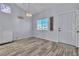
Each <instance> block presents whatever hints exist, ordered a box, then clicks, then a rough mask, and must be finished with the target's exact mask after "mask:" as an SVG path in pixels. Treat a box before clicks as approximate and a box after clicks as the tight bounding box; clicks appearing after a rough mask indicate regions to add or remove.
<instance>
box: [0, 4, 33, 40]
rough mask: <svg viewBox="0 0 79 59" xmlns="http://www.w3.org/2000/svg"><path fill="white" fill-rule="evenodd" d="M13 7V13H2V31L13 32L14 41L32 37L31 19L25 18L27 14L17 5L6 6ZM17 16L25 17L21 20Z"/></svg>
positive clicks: (0, 23)
mask: <svg viewBox="0 0 79 59" xmlns="http://www.w3.org/2000/svg"><path fill="white" fill-rule="evenodd" d="M6 5H9V6H10V7H11V10H12V13H11V14H6V13H2V12H0V31H12V32H13V33H14V34H13V35H14V37H13V38H14V39H16V38H24V37H29V36H31V28H32V27H31V19H29V18H27V17H25V16H24V15H25V12H24V10H22V9H21V8H19V7H18V6H16V5H15V4H6ZM17 16H24V19H19V18H17Z"/></svg>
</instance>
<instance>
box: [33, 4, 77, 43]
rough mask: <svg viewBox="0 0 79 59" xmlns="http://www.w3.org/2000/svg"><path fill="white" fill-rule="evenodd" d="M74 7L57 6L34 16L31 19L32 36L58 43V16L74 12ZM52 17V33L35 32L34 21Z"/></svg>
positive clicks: (72, 5) (71, 5) (66, 5)
mask: <svg viewBox="0 0 79 59" xmlns="http://www.w3.org/2000/svg"><path fill="white" fill-rule="evenodd" d="M75 10H76V7H75V4H59V5H57V6H55V7H51V9H47V11H44V12H42V13H40V14H38V15H35V17H33V20H34V21H33V34H34V36H35V37H39V38H44V39H48V40H51V41H55V42H57V41H58V20H59V19H58V15H59V14H62V13H68V12H71V11H75ZM51 16H54V30H53V31H47V32H44V31H38V30H36V20H38V19H39V18H45V17H48V18H49V17H51Z"/></svg>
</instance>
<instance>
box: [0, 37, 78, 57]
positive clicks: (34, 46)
mask: <svg viewBox="0 0 79 59" xmlns="http://www.w3.org/2000/svg"><path fill="white" fill-rule="evenodd" d="M0 56H77V49H76V47H74V46H70V45H66V44H61V43H56V42H52V41H48V40H45V39H40V38H28V39H22V40H18V41H15V42H12V43H9V44H5V45H1V46H0Z"/></svg>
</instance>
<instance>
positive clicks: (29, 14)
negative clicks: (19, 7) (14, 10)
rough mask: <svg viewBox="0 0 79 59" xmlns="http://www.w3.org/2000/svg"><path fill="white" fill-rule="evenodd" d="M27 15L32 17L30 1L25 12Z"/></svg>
mask: <svg viewBox="0 0 79 59" xmlns="http://www.w3.org/2000/svg"><path fill="white" fill-rule="evenodd" d="M26 16H27V17H32V13H31V11H30V3H28V11H27V12H26Z"/></svg>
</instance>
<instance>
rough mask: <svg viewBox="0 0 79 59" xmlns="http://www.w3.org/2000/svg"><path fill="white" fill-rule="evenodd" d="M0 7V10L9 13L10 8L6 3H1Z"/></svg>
mask: <svg viewBox="0 0 79 59" xmlns="http://www.w3.org/2000/svg"><path fill="white" fill-rule="evenodd" d="M0 9H1V12H4V13H9V14H10V13H11V8H10V6H8V5H5V4H1V5H0Z"/></svg>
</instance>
